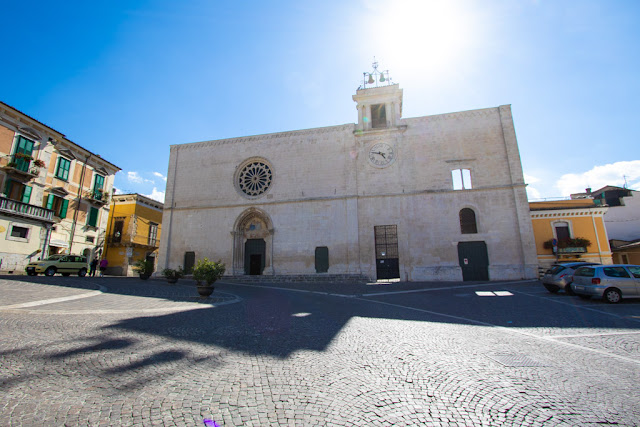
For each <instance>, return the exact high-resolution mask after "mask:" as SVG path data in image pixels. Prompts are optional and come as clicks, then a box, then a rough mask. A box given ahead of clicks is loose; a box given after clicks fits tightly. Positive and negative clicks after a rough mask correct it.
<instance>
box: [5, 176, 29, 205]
mask: <svg viewBox="0 0 640 427" xmlns="http://www.w3.org/2000/svg"><path fill="white" fill-rule="evenodd" d="M31 190H32V188H31V187H29V186H28V185H24V184H22V183H21V182H17V181H13V180H11V179H8V180H7V183H6V185H5V188H4V194H6V195H7V198H8V199H11V200H16V201H18V202H22V203H29V201H30V200H31Z"/></svg>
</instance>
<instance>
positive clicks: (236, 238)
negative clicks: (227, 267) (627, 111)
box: [231, 208, 274, 275]
mask: <svg viewBox="0 0 640 427" xmlns="http://www.w3.org/2000/svg"><path fill="white" fill-rule="evenodd" d="M273 232H274V230H273V223H272V222H271V218H269V215H267V213H266V212H264V211H263V210H261V209H258V208H249V209H247V210H246V211H244V212H243V213H242V214H240V216H238V219H236V223H235V225H234V227H233V231H232V232H231V235H232V237H233V274H234V275H242V274H271V275H273V274H274V269H273ZM261 241H262V242H264V244H262V243H261ZM247 248H248V249H247ZM246 251H249V252H246Z"/></svg>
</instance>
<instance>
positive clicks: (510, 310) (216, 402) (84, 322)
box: [0, 276, 640, 426]
mask: <svg viewBox="0 0 640 427" xmlns="http://www.w3.org/2000/svg"><path fill="white" fill-rule="evenodd" d="M183 282H184V283H185V284H188V283H189V282H187V281H181V282H179V283H183ZM288 286H289V285H288ZM362 286H364V285H362ZM289 287H291V288H295V286H293V285H291V286H289ZM367 289H375V291H373V292H368V291H367V292H364V291H361V290H360V288H359V289H358V290H354V291H346V290H345V289H341V288H340V286H338V285H327V284H324V285H323V284H317V285H313V286H309V285H308V284H305V285H304V286H301V287H299V288H298V292H294V291H292V290H282V289H275V288H273V287H268V286H267V287H266V286H260V287H257V286H242V285H231V284H224V283H222V284H220V285H219V286H217V288H216V292H215V293H214V295H218V296H217V298H216V299H214V300H212V301H210V302H201V301H200V300H199V299H197V298H195V296H194V295H195V290H194V289H193V287H192V286H186V285H180V284H179V285H174V286H170V285H166V284H164V282H162V281H152V280H150V281H147V282H143V281H140V280H139V279H115V278H84V279H81V278H72V277H69V278H63V277H54V278H45V277H25V276H23V277H8V276H5V277H0V425H25V426H32V425H47V426H48V425H69V426H75V425H83V426H84V425H145V426H147V425H170V426H173V425H201V426H202V425H204V423H203V421H204V420H205V419H211V420H215V421H216V422H217V423H218V424H220V425H224V426H234V425H260V426H263V425H344V426H351V425H362V426H364V425H367V426H369V425H374V426H375V425H380V426H383V425H384V426H386V425H443V426H444V425H446V426H449V425H465V426H467V425H474V426H476V425H486V426H490V425H491V426H494V425H545V426H546V425H572V426H573V425H627V426H631V425H638V420H640V393H639V386H638V384H639V381H638V380H640V302H633V301H623V302H622V303H621V304H619V305H616V306H610V305H605V304H603V303H601V302H600V301H583V300H580V299H579V298H572V297H569V296H565V295H562V294H557V295H551V294H548V293H546V292H545V291H544V289H543V288H542V287H541V285H540V284H539V283H536V282H521V283H485V284H473V285H471V286H469V284H463V283H459V284H442V283H440V284H433V283H431V284H422V285H419V284H397V286H396V285H389V286H385V287H384V288H382V287H376V286H369V287H367ZM314 292H316V293H314ZM476 292H485V294H483V295H487V296H479V295H478V294H477V293H476ZM90 293H91V294H90ZM87 294H90V295H87ZM330 294H334V295H330ZM338 294H340V295H342V296H337V295H338ZM369 294H375V295H369ZM489 294H490V295H489ZM74 298H75V299H74ZM43 300H44V301H43Z"/></svg>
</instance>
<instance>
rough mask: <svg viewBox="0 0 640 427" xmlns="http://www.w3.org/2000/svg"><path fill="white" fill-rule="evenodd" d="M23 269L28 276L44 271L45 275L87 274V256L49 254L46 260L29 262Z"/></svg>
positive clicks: (81, 275)
mask: <svg viewBox="0 0 640 427" xmlns="http://www.w3.org/2000/svg"><path fill="white" fill-rule="evenodd" d="M25 271H26V272H27V274H28V275H29V276H37V275H38V274H41V273H44V275H45V276H53V275H54V274H56V273H61V274H62V275H63V276H68V275H70V274H72V273H73V274H75V273H77V274H78V276H80V277H84V276H86V275H87V258H85V257H83V256H79V255H60V254H59V255H51V256H50V257H49V258H47V259H46V260H42V261H36V262H30V263H29V264H27V266H26V268H25Z"/></svg>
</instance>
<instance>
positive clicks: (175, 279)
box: [167, 277, 178, 285]
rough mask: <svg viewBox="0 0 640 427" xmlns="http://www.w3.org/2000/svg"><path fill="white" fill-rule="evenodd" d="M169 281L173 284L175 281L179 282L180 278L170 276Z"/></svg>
mask: <svg viewBox="0 0 640 427" xmlns="http://www.w3.org/2000/svg"><path fill="white" fill-rule="evenodd" d="M167 282H168V283H171V284H172V285H173V284H175V283H178V279H177V278H175V277H172V278H170V279H167Z"/></svg>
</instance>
